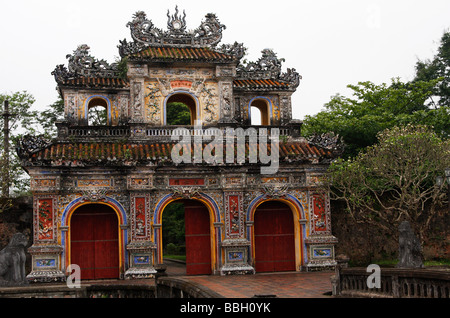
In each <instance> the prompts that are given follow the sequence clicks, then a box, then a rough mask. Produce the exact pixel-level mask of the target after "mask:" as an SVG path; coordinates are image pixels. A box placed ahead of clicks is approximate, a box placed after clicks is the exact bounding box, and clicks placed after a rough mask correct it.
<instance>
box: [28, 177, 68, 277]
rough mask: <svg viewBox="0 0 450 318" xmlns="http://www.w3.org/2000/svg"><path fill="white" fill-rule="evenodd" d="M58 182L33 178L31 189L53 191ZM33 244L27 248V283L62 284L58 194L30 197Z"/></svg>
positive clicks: (52, 179)
mask: <svg viewBox="0 0 450 318" xmlns="http://www.w3.org/2000/svg"><path fill="white" fill-rule="evenodd" d="M57 184H59V182H58V179H54V178H49V179H38V178H32V181H31V187H32V189H33V188H36V187H38V188H39V187H41V189H43V190H45V189H50V188H52V189H54V188H55V187H57ZM33 200H34V206H33V228H34V233H33V245H32V246H31V247H29V248H28V253H30V254H31V258H32V264H31V273H30V274H28V275H27V280H28V281H29V282H33V283H39V282H58V281H65V280H66V275H65V273H64V272H63V271H62V270H61V254H62V252H63V247H62V246H61V245H60V244H58V235H57V225H58V219H57V208H58V195H55V194H44V193H42V194H35V195H34V197H33Z"/></svg>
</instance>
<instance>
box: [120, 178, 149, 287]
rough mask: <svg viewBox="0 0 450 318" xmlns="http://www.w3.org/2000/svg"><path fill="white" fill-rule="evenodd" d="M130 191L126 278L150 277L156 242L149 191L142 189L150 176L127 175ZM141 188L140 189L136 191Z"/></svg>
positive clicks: (147, 184)
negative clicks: (153, 235) (129, 238)
mask: <svg viewBox="0 0 450 318" xmlns="http://www.w3.org/2000/svg"><path fill="white" fill-rule="evenodd" d="M127 184H128V188H129V189H133V190H134V191H132V192H131V193H130V228H131V229H130V230H131V241H130V243H129V244H128V245H127V250H128V252H129V255H130V256H129V257H130V268H128V269H127V271H126V272H125V278H126V279H135V278H151V277H153V276H154V274H156V270H155V268H154V267H153V263H154V261H153V254H154V253H153V252H154V250H155V249H156V244H155V243H154V242H153V241H152V229H151V221H150V220H151V219H152V214H153V213H152V211H151V209H150V199H151V198H150V193H149V192H148V191H142V189H146V188H150V187H151V186H152V178H151V177H150V176H140V177H139V176H130V177H128V182H127ZM138 189H139V190H141V191H138Z"/></svg>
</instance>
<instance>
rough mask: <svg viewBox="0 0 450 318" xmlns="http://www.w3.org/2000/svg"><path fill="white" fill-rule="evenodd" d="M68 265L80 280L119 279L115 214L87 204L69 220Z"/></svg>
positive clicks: (103, 208)
mask: <svg viewBox="0 0 450 318" xmlns="http://www.w3.org/2000/svg"><path fill="white" fill-rule="evenodd" d="M70 226H71V230H70V233H71V240H70V242H71V263H72V264H77V265H78V266H80V268H81V279H102V278H119V238H118V236H119V230H118V220H117V215H116V213H115V212H114V211H113V210H112V209H111V208H110V207H108V206H106V205H103V204H88V205H84V206H82V207H80V208H79V209H77V210H76V211H75V213H74V214H73V216H72V219H71V225H70Z"/></svg>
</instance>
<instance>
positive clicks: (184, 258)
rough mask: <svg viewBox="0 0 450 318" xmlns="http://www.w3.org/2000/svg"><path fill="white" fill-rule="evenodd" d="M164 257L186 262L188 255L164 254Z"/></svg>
mask: <svg viewBox="0 0 450 318" xmlns="http://www.w3.org/2000/svg"><path fill="white" fill-rule="evenodd" d="M163 257H164V258H171V259H176V260H179V261H184V262H186V255H164V256H163Z"/></svg>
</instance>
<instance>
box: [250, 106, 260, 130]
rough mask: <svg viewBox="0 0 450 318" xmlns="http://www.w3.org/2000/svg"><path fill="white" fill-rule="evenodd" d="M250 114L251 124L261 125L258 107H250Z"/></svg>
mask: <svg viewBox="0 0 450 318" xmlns="http://www.w3.org/2000/svg"><path fill="white" fill-rule="evenodd" d="M250 114H251V116H252V118H251V119H250V122H251V123H252V125H256V126H259V125H261V111H260V110H259V108H258V107H251V110H250Z"/></svg>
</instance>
